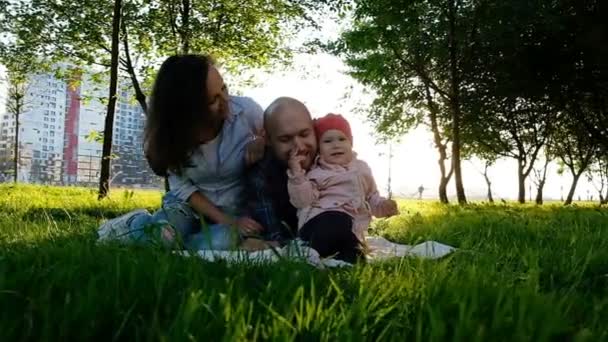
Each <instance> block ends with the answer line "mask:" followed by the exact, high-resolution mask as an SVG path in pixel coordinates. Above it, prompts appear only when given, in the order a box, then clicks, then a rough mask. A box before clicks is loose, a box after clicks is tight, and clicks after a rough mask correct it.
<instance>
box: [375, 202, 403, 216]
mask: <svg viewBox="0 0 608 342" xmlns="http://www.w3.org/2000/svg"><path fill="white" fill-rule="evenodd" d="M398 214H399V209H398V208H397V202H395V201H393V200H390V199H387V200H384V201H383V202H382V203H380V205H379V207H378V217H391V216H395V215H398Z"/></svg>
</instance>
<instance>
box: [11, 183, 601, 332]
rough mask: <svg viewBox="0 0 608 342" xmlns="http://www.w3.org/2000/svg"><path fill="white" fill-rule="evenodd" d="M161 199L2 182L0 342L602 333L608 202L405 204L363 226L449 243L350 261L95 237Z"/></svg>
mask: <svg viewBox="0 0 608 342" xmlns="http://www.w3.org/2000/svg"><path fill="white" fill-rule="evenodd" d="M160 198H161V193H160V192H155V191H134V192H130V191H118V190H117V191H114V192H113V193H112V195H111V197H110V198H109V199H106V200H104V201H102V202H98V201H97V200H96V195H95V191H94V190H91V189H84V188H59V187H42V186H25V185H20V186H13V185H0V308H1V309H0V336H2V340H4V341H19V340H64V339H70V340H75V339H78V340H88V339H90V338H95V337H97V338H102V339H103V340H110V339H120V340H134V339H138V340H140V339H142V340H167V341H182V340H189V339H193V340H213V341H216V340H222V339H223V340H267V339H272V340H293V339H298V340H332V341H333V340H354V341H358V340H396V341H404V340H410V341H411V340H420V341H522V340H528V341H602V340H608V210H607V209H599V208H597V207H593V206H586V207H562V206H560V205H549V206H543V207H536V206H532V205H516V204H508V205H504V204H497V205H487V204H471V205H468V206H464V207H461V206H456V205H450V206H443V205H440V204H439V203H436V202H431V201H402V202H400V208H401V211H402V215H401V216H399V217H395V218H392V219H389V220H378V221H376V222H375V223H374V228H373V229H372V231H373V232H374V233H376V234H381V235H383V236H385V237H387V238H389V239H391V240H394V241H397V242H400V243H407V244H415V243H418V242H422V241H425V240H436V241H439V242H442V243H445V244H449V245H452V246H456V247H458V248H459V249H460V250H459V251H458V252H456V253H455V254H453V255H451V256H448V257H446V258H444V259H441V260H435V261H431V260H419V259H414V258H408V259H403V260H395V261H390V262H384V263H380V264H371V265H360V266H356V267H354V268H352V269H332V270H318V269H315V268H312V267H311V266H308V265H306V264H301V263H294V262H287V261H285V262H280V263H277V264H273V265H269V266H259V265H258V266H255V265H239V266H229V265H227V264H225V263H208V262H203V261H201V260H198V259H196V258H183V257H180V256H176V255H172V254H171V253H168V252H166V251H163V250H158V249H154V248H135V247H130V248H127V247H120V246H113V245H109V246H97V245H96V244H95V229H96V228H97V227H98V226H99V223H100V221H101V220H102V218H107V217H113V216H116V215H119V214H121V213H123V212H126V211H128V210H131V209H134V208H139V207H143V208H148V209H150V210H154V209H155V208H156V207H158V205H159V203H160Z"/></svg>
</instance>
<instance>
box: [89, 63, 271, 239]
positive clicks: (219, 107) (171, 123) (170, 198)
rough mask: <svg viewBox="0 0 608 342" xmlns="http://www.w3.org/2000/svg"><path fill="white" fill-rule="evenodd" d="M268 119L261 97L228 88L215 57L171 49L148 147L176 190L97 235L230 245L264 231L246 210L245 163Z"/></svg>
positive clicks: (155, 94) (258, 150)
mask: <svg viewBox="0 0 608 342" xmlns="http://www.w3.org/2000/svg"><path fill="white" fill-rule="evenodd" d="M262 122H263V110H262V108H261V107H260V106H259V105H258V104H257V103H256V102H254V101H253V100H252V99H250V98H245V97H237V96H230V95H228V91H227V88H226V85H225V84H224V81H223V79H222V77H221V75H220V73H219V72H218V70H217V69H216V68H215V66H214V65H213V62H212V61H211V59H210V58H209V57H207V56H199V55H180V56H172V57H169V58H168V59H167V60H166V61H165V62H164V63H163V64H162V66H161V68H160V70H159V71H158V74H157V77H156V81H155V84H154V88H153V91H152V95H151V101H150V110H149V113H148V117H147V123H146V128H145V137H144V149H145V153H146V157H147V159H148V162H149V164H150V167H151V168H152V170H153V171H154V172H155V173H156V174H157V175H160V176H167V177H168V178H169V187H170V191H169V192H168V193H167V194H165V196H164V197H163V207H162V209H160V210H159V211H157V212H156V213H154V214H153V215H151V214H150V213H148V212H147V211H146V210H143V209H142V210H136V211H133V212H130V213H128V214H125V215H123V216H120V217H118V218H115V219H111V220H109V221H107V222H105V223H104V224H103V225H102V226H101V227H100V229H99V232H98V235H99V240H101V241H105V240H118V241H124V242H143V243H149V242H151V241H158V242H160V243H161V244H163V245H173V244H176V243H178V242H182V243H183V244H184V245H185V247H187V248H190V249H230V248H233V247H236V246H237V244H238V243H239V241H240V240H241V239H242V238H243V237H246V236H253V235H256V234H258V233H260V232H261V230H262V227H261V226H260V224H259V223H257V222H256V221H254V220H252V219H251V218H249V217H247V216H246V213H245V205H246V203H244V186H245V168H246V167H247V166H248V165H250V164H252V163H254V162H255V161H256V160H257V159H259V158H260V157H261V154H262V153H263V146H264V144H263V140H262V139H257V134H258V132H260V131H261V129H262Z"/></svg>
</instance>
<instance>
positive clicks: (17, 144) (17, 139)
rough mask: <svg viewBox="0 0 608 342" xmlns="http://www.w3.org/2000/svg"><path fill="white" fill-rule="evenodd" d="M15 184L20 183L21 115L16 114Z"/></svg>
mask: <svg viewBox="0 0 608 342" xmlns="http://www.w3.org/2000/svg"><path fill="white" fill-rule="evenodd" d="M13 180H14V182H15V183H17V182H18V181H19V113H15V175H14V178H13Z"/></svg>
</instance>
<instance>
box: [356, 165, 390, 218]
mask: <svg viewBox="0 0 608 342" xmlns="http://www.w3.org/2000/svg"><path fill="white" fill-rule="evenodd" d="M359 163H360V168H361V173H362V174H363V177H364V179H365V181H366V183H367V193H366V194H365V199H366V200H367V202H368V203H369V206H370V208H371V211H372V215H373V216H375V217H390V216H394V215H397V214H399V210H398V209H397V203H396V202H395V201H393V200H390V199H386V198H384V197H382V196H380V194H379V193H378V187H377V186H376V181H375V180H374V175H373V174H372V170H371V169H370V167H369V166H368V165H367V163H366V162H364V161H362V160H359Z"/></svg>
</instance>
